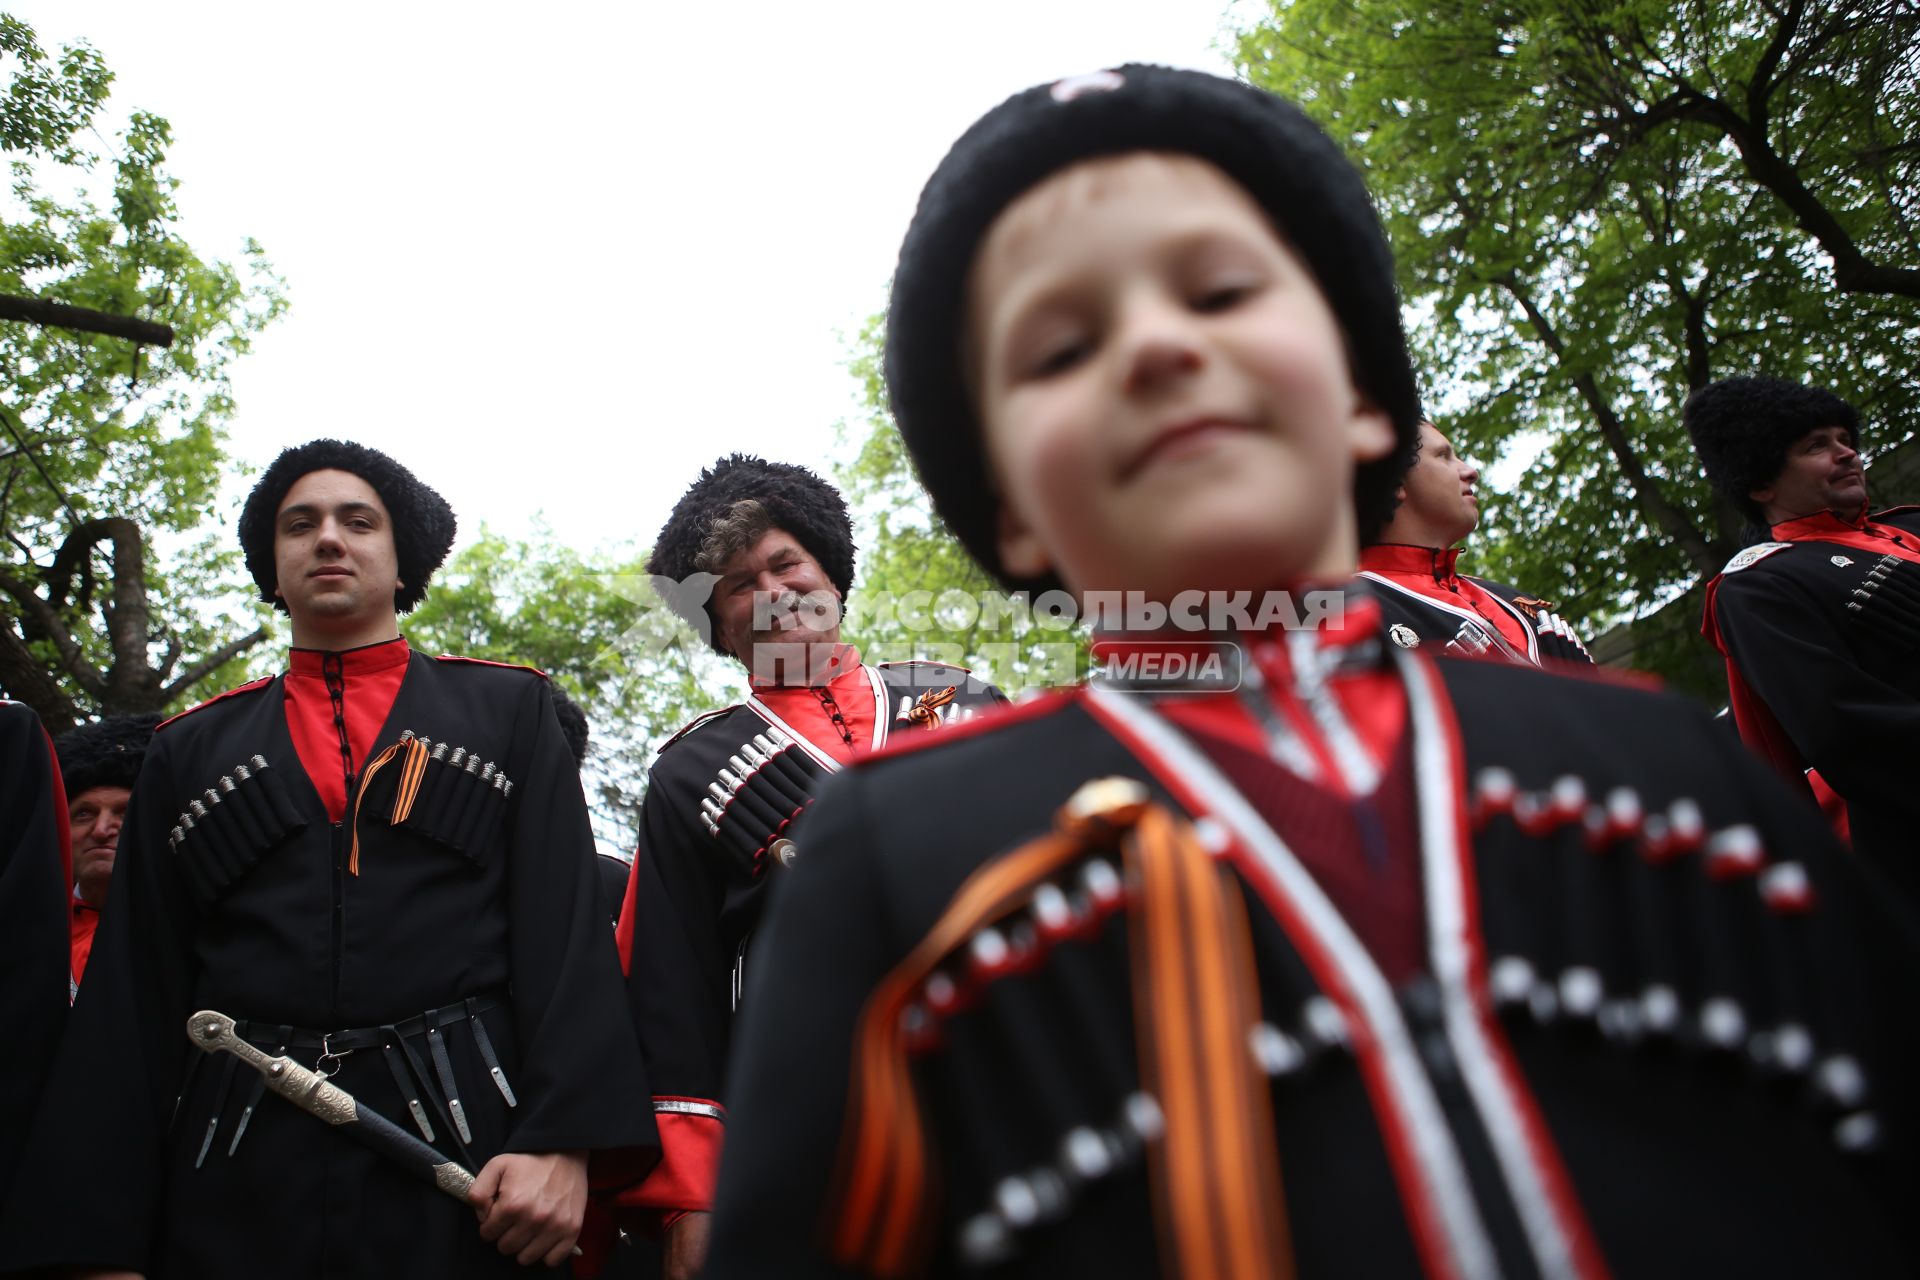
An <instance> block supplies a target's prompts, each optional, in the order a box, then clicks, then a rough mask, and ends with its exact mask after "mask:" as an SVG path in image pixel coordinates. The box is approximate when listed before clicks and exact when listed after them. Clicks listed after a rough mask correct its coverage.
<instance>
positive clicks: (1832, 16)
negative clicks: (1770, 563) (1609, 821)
mask: <svg viewBox="0 0 1920 1280" xmlns="http://www.w3.org/2000/svg"><path fill="white" fill-rule="evenodd" d="M1238 60H1239V63H1240V66H1241V69H1242V71H1243V73H1244V74H1246V75H1247V76H1248V77H1249V78H1250V79H1252V80H1253V81H1254V82H1255V83H1258V84H1261V85H1264V86H1266V87H1268V88H1271V89H1274V90H1276V91H1277V92H1280V93H1282V94H1285V95H1287V96H1289V97H1292V98H1294V99H1296V100H1298V101H1300V102H1302V103H1303V105H1304V106H1305V107H1306V109H1307V110H1308V111H1309V112H1310V113H1311V114H1313V115H1314V116H1315V117H1316V118H1318V119H1319V120H1320V121H1321V122H1322V123H1323V124H1325V125H1326V126H1327V127H1328V128H1329V130H1330V131H1331V132H1332V133H1333V135H1334V136H1335V137H1336V138H1339V139H1341V140H1342V141H1343V142H1345V143H1347V144H1348V145H1349V147H1350V149H1351V152H1352V153H1353V154H1354V155H1355V157H1356V159H1357V160H1358V161H1359V162H1360V163H1361V164H1362V166H1363V167H1364V168H1365V170H1366V171H1367V174H1368V179H1369V183H1370V185H1371V187H1372V189H1373V191H1374V194H1375V198H1376V200H1377V201H1378V203H1379V205H1380V208H1381V212H1382V215H1383V217H1384V219H1385V221H1386V223H1387V228H1388V234H1389V236H1390V237H1391V239H1392V241H1393V245H1394V249H1395V253H1396V256H1397V259H1398V263H1399V270H1400V282H1401V287H1402V290H1403V292H1404V294H1405V297H1406V299H1407V301H1408V303H1409V312H1408V314H1409V316H1410V317H1412V318H1413V324H1412V330H1413V332H1412V338H1413V343H1414V347H1415V353H1416V358H1417V361H1418V363H1419V365H1420V367H1421V369H1422V371H1423V375H1424V381H1425V386H1426V391H1427V394H1428V396H1429V399H1430V402H1431V403H1432V404H1433V405H1434V407H1435V408H1436V410H1437V411H1438V412H1439V415H1440V417H1441V419H1442V422H1441V425H1442V426H1443V428H1445V429H1447V430H1448V431H1450V432H1451V433H1452V434H1453V435H1454V436H1455V438H1456V441H1457V442H1459V443H1460V444H1462V445H1463V447H1464V449H1465V451H1466V452H1468V453H1469V454H1470V455H1471V456H1475V457H1477V458H1478V459H1479V460H1481V461H1482V462H1484V463H1495V464H1497V463H1499V462H1501V461H1502V460H1506V461H1507V466H1506V467H1505V468H1500V469H1498V470H1497V472H1496V473H1497V474H1500V475H1502V476H1503V477H1504V476H1505V475H1507V474H1509V473H1513V472H1516V471H1517V475H1516V476H1515V478H1514V479H1513V481H1512V482H1511V485H1510V487H1509V491H1508V492H1506V493H1503V494H1502V495H1501V496H1500V497H1499V498H1498V499H1496V500H1495V501H1493V502H1492V503H1490V504H1489V508H1490V509H1489V513H1488V518H1487V520H1486V521H1485V522H1484V523H1483V525H1482V528H1481V531H1480V532H1479V533H1478V534H1477V535H1476V538H1475V541H1474V543H1473V551H1474V556H1475V561H1476V565H1477V566H1478V568H1479V571H1482V572H1486V573H1488V574H1490V575H1492V576H1496V577H1504V578H1507V579H1509V580H1511V581H1516V582H1519V583H1522V584H1524V585H1525V586H1526V587H1527V588H1528V589H1529V590H1533V591H1537V592H1541V593H1543V594H1547V595H1551V596H1555V597H1556V598H1558V599H1560V600H1561V601H1562V602H1563V604H1564V608H1565V611H1566V612H1567V613H1568V614H1569V615H1570V616H1573V617H1575V618H1579V619H1584V620H1585V621H1586V623H1587V624H1588V625H1589V626H1590V627H1591V628H1593V629H1595V630H1597V629H1599V628H1600V627H1601V626H1604V625H1606V624H1610V623H1613V622H1616V621H1619V620H1621V619H1623V618H1626V617H1630V616H1634V615H1640V614H1645V613H1647V612H1649V611H1651V610H1653V609H1654V608H1656V607H1657V606H1659V605H1661V604H1663V603H1665V602H1667V601H1669V600H1672V599H1673V598H1674V597H1675V596H1676V595H1678V594H1680V592H1681V591H1682V590H1683V589H1684V588H1685V587H1686V586H1687V585H1688V584H1689V583H1693V582H1696V581H1697V580H1698V579H1699V578H1700V577H1701V576H1702V575H1708V574H1711V573H1712V572H1714V571H1716V570H1717V569H1718V568H1719V566H1720V565H1721V564H1722V563H1723V562H1724V560H1725V559H1726V557H1727V556H1728V555H1729V554H1730V553H1731V552H1732V551H1733V550H1734V549H1736V548H1737V547H1738V545H1739V540H1740V530H1739V528H1738V520H1737V518H1736V517H1735V516H1734V515H1733V513H1732V512H1731V511H1730V510H1729V509H1727V508H1725V507H1724V506H1723V505H1722V504H1719V503H1717V502H1716V501H1715V500H1714V499H1713V498H1712V496H1711V495H1710V493H1709V491H1708V489H1707V487H1706V484H1705V482H1704V479H1703V477H1702V476H1701V473H1700V467H1699V464H1698V462H1697V460H1696V459H1695V458H1694V456H1693V453H1692V450H1691V448H1690V447H1689V444H1688V442H1687V439H1686V436H1685V432H1684V431H1683V430H1682V429H1681V427H1680V423H1679V407H1680V404H1681V402H1682V401H1683V400H1684V399H1685V397H1686V394H1687V392H1688V391H1689V390H1690V389H1692V388H1694V387H1698V386H1700V385H1703V384H1704V383H1706V382H1708V381H1711V380H1713V379H1715V378H1720V377H1726V376H1729V375H1732V374H1738V373H1751V372H1767V373H1771V374H1775V375H1778V376H1782V377H1789V378H1797V379H1803V380H1807V381H1812V382H1818V383H1821V384H1824V385H1826V386H1829V387H1832V388H1833V389H1834V390H1836V391H1837V392H1838V393H1839V394H1841V395H1842V396H1844V397H1846V398H1848V399H1849V400H1851V401H1853V402H1854V403H1855V404H1857V405H1858V406H1860V408H1861V409H1862V411H1863V413H1864V414H1865V415H1866V416H1867V418H1868V420H1869V423H1870V426H1869V432H1870V435H1869V441H1868V443H1869V444H1870V445H1871V446H1872V447H1873V449H1875V450H1876V451H1877V450H1884V449H1886V448H1890V447H1892V446H1894V445H1896V444H1897V443H1899V442H1900V441H1902V440H1904V439H1906V438H1908V437H1909V436H1910V435H1911V433H1912V430H1913V426H1912V424H1913V423H1914V422H1915V421H1916V418H1915V411H1916V410H1917V409H1920V381H1916V379H1915V377H1914V375H1913V373H1912V370H1913V369H1914V368H1915V367H1916V357H1920V303H1917V302H1916V297H1917V296H1920V270H1917V269H1916V268H1920V238H1917V237H1916V233H1915V215H1916V213H1920V205H1917V204H1916V202H1920V184H1916V181H1915V180H1916V178H1920V136H1916V130H1915V125H1916V119H1917V113H1920V77H1917V76H1916V75H1915V74H1914V72H1915V70H1916V67H1920V9H1917V8H1916V7H1915V6H1914V5H1913V4H1912V3H1911V0H1887V2H1883V3H1877V4H1842V3H1837V2H1827V0H1678V2H1677V3H1676V2H1671V0H1661V2H1659V3H1655V2H1654V0H1572V2H1569V0H1462V2H1459V3H1432V2H1427V3H1422V2H1419V0H1291V2H1287V0H1280V2H1278V3H1275V4H1274V6H1273V9H1272V11H1271V13H1270V14H1269V15H1268V16H1267V17H1266V18H1265V19H1264V20H1262V21H1260V22H1259V23H1258V24H1257V25H1255V26H1253V27H1252V28H1250V29H1249V30H1247V31H1245V32H1244V33H1242V35H1241V36H1240V38H1239V43H1238ZM1698 616H1699V615H1698V609H1697V607H1691V606H1690V607H1687V608H1679V607H1676V609H1674V610H1671V611H1669V617H1668V623H1669V625H1667V627H1666V628H1665V630H1666V631H1669V632H1673V634H1671V635H1664V637H1663V638H1662V639H1661V641H1660V643H1658V644H1655V643H1652V642H1651V641H1649V643H1648V644H1646V645H1642V646H1640V648H1639V650H1638V651H1636V652H1635V654H1634V655H1633V657H1634V661H1635V662H1636V663H1638V664H1640V665H1647V666H1652V667H1654V668H1655V669H1660V670H1663V671H1664V672H1665V673H1666V674H1668V675H1670V676H1671V677H1673V678H1675V679H1677V680H1678V681H1679V682H1681V683H1683V684H1690V685H1692V686H1694V687H1696V688H1699V689H1702V690H1703V691H1707V690H1709V689H1710V688H1711V686H1712V684H1713V683H1714V681H1715V680H1716V679H1717V675H1716V674H1715V672H1716V670H1717V664H1716V663H1714V662H1712V661H1707V660H1705V659H1704V655H1703V654H1702V652H1701V650H1700V647H1698V646H1696V645H1695V643H1694V642H1693V641H1690V640H1687V639H1685V638H1684V636H1683V635H1682V634H1681V632H1682V631H1683V630H1690V629H1691V627H1693V626H1696V625H1697V622H1698Z"/></svg>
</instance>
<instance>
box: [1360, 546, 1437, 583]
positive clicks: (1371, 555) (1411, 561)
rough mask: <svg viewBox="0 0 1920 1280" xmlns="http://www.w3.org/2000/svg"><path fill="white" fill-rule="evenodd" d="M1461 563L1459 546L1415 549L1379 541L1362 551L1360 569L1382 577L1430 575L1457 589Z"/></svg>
mask: <svg viewBox="0 0 1920 1280" xmlns="http://www.w3.org/2000/svg"><path fill="white" fill-rule="evenodd" d="M1459 562H1460V548H1458V547H1414V546H1409V545H1407V544H1406V543H1404V542H1378V543H1375V544H1374V545H1373V546H1371V547H1362V548H1360V567H1361V568H1362V569H1370V570H1372V571H1373V572H1375V573H1380V574H1401V575H1413V574H1426V575H1427V576H1428V577H1430V578H1432V579H1433V580H1434V581H1435V582H1437V583H1439V584H1440V585H1441V586H1443V587H1445V586H1456V585H1457V582H1458V578H1459V576H1460V575H1459V574H1458V573H1457V572H1455V569H1454V566H1455V565H1457V564H1458V563H1459Z"/></svg>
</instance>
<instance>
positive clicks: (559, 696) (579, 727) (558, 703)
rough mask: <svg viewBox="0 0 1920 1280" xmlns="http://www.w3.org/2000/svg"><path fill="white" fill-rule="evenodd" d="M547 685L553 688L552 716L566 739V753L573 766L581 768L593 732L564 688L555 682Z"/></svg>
mask: <svg viewBox="0 0 1920 1280" xmlns="http://www.w3.org/2000/svg"><path fill="white" fill-rule="evenodd" d="M549 687H550V688H552V690H553V718H554V719H556V720H558V721H559V722H560V736H561V737H562V738H565V739H566V740H567V753H568V754H569V755H571V756H572V757H573V767H574V768H576V769H578V768H582V767H584V766H585V765H586V763H587V745H588V741H589V739H590V738H591V737H592V733H593V731H592V728H591V727H590V726H589V725H588V724H587V713H586V712H585V711H583V710H582V709H581V707H580V704H579V703H577V702H575V701H574V700H573V699H572V698H569V697H568V696H567V691H566V690H565V689H562V688H561V687H560V686H559V685H557V684H554V685H550V686H549Z"/></svg>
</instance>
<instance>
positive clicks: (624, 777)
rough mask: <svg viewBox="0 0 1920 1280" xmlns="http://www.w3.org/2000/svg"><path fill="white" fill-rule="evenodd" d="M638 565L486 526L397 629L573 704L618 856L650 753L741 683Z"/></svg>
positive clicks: (589, 773)
mask: <svg viewBox="0 0 1920 1280" xmlns="http://www.w3.org/2000/svg"><path fill="white" fill-rule="evenodd" d="M645 565H646V553H645V552H644V551H641V550H635V549H632V548H624V549H623V548H611V549H607V550H604V551H600V552H596V553H593V554H590V555H582V554H580V553H579V552H576V551H574V550H572V549H570V548H568V547H566V546H563V545H561V544H560V543H558V542H556V541H555V540H554V538H553V536H552V534H551V533H550V532H548V531H547V530H546V529H544V528H539V529H536V530H535V531H534V533H533V535H532V536H531V537H529V538H526V539H512V538H506V537H503V536H501V535H499V534H496V533H493V532H491V531H489V530H487V529H485V528H482V529H481V532H480V537H479V538H478V540H476V541H475V542H474V543H473V544H471V545H470V546H467V547H464V548H462V549H461V550H460V551H458V552H456V553H455V554H454V556H453V558H452V559H450V560H449V561H448V562H447V564H446V565H445V566H444V567H443V568H442V569H441V570H440V571H439V572H438V573H437V574H435V575H434V580H433V586H432V589H431V590H429V591H428V592H427V598H426V599H425V601H423V602H422V603H421V605H420V607H419V608H417V609H415V610H414V611H413V612H412V613H411V614H408V615H407V616H406V617H405V618H402V619H401V629H402V630H403V632H404V633H405V634H406V636H407V638H408V641H409V643H411V644H413V645H414V646H416V647H417V648H420V649H422V650H423V651H425V652H429V653H457V654H463V655H465V656H467V657H473V658H487V659H490V660H492V661H495V662H514V663H521V664H523V665H526V666H532V667H538V668H540V669H541V670H543V671H545V672H546V673H547V674H548V675H550V676H551V677H552V678H553V680H554V683H555V684H556V685H558V686H559V687H560V688H561V689H562V690H564V691H565V692H566V693H567V695H568V696H569V697H571V698H572V699H573V700H574V701H575V702H576V703H578V704H579V706H580V708H581V710H582V711H584V712H585V713H586V716H587V722H588V726H589V728H590V730H591V732H592V745H591V746H590V748H589V750H588V755H587V760H586V764H585V766H584V769H583V776H584V780H585V783H586V787H587V799H588V803H589V805H590V807H591V808H592V810H593V816H594V827H595V834H596V835H597V836H598V837H599V839H600V842H601V847H602V848H603V849H606V850H608V851H609V852H618V853H620V854H622V855H626V854H630V853H631V852H632V850H633V847H634V840H635V837H636V836H637V834H638V831H639V824H638V821H637V815H638V812H639V804H640V800H641V797H642V794H643V792H644V790H645V780H646V770H647V767H648V765H649V764H650V763H651V762H652V759H653V756H654V753H655V751H657V750H658V748H659V747H660V745H661V744H662V743H664V742H665V741H666V740H667V738H668V737H670V736H671V735H672V734H673V733H674V732H676V731H677V730H678V729H679V728H680V727H681V726H682V725H684V724H686V723H687V722H688V721H689V720H691V719H693V718H694V716H696V715H698V714H700V713H701V712H703V711H707V710H710V709H712V708H714V707H717V706H723V705H725V704H726V703H727V702H729V701H731V700H732V699H731V695H730V694H729V692H728V690H730V689H731V688H732V687H733V685H734V684H736V683H737V680H736V679H735V678H734V676H735V673H734V672H733V671H731V670H728V669H727V667H728V664H726V663H724V662H723V661H722V660H721V659H720V658H718V657H717V656H715V655H714V654H712V653H710V652H708V651H707V648H706V645H705V643H704V642H703V641H701V640H700V639H699V638H698V637H696V636H694V634H693V633H692V631H691V630H690V629H688V628H687V627H686V626H685V625H684V624H683V623H681V622H680V621H679V619H678V618H676V617H675V616H674V614H673V613H672V611H671V610H669V609H668V608H667V607H666V606H665V605H664V604H663V603H662V602H661V601H660V599H659V597H658V596H657V595H656V594H655V592H654V590H653V587H652V584H651V579H649V578H648V576H647V571H646V567H645Z"/></svg>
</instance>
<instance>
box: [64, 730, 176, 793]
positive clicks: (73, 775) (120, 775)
mask: <svg viewBox="0 0 1920 1280" xmlns="http://www.w3.org/2000/svg"><path fill="white" fill-rule="evenodd" d="M162 719H163V717H161V716H157V715H132V716H103V717H102V718H101V719H99V720H96V721H94V722H93V723H92V724H83V725H80V726H78V727H76V728H73V729H69V730H67V732H65V733H63V734H61V735H60V736H59V737H57V738H55V739H54V740H53V750H54V754H55V755H56V756H58V757H59V758H60V778H61V781H62V782H64V783H65V784H66V789H67V798H68V799H72V798H73V797H74V796H77V795H79V794H80V793H81V792H82V791H86V790H89V789H91V788H93V787H126V788H128V789H129V790H131V789H132V787H133V780H134V779H135V778H137V777H139V776H140V766H141V764H142V763H144V762H145V761H146V758H147V744H148V743H150V742H152V741H153V731H154V729H156V728H158V727H159V724H160V721H161V720H162Z"/></svg>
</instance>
